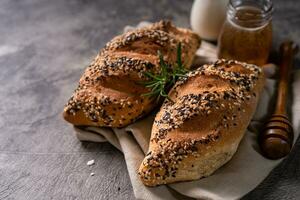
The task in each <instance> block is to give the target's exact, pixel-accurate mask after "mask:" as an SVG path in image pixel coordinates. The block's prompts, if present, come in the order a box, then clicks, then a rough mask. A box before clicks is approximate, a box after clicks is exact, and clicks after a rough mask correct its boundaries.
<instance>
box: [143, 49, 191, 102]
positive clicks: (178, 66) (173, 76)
mask: <svg viewBox="0 0 300 200" xmlns="http://www.w3.org/2000/svg"><path fill="white" fill-rule="evenodd" d="M181 54H182V50H181V43H179V44H178V45H177V60H176V63H174V64H173V66H172V65H170V64H168V63H166V62H165V60H164V57H163V55H162V53H161V52H160V51H158V52H157V55H158V57H159V65H160V67H161V70H160V72H159V73H158V74H155V73H151V72H145V73H144V75H145V76H147V77H148V78H149V80H148V81H146V82H143V85H145V87H147V88H150V89H151V91H150V92H149V93H145V94H142V95H143V96H152V97H156V98H157V101H159V99H161V98H167V99H169V100H170V101H172V100H171V99H170V97H169V96H168V92H169V90H170V89H171V88H172V86H173V85H174V84H175V83H176V81H177V79H178V78H179V77H185V76H186V73H187V72H188V70H187V69H185V68H184V65H183V64H182V60H181V56H182V55H181Z"/></svg>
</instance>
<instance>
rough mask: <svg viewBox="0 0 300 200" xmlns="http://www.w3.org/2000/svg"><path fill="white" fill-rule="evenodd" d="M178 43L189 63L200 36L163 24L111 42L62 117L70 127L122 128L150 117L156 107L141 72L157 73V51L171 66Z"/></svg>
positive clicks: (138, 30)
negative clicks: (71, 125)
mask: <svg viewBox="0 0 300 200" xmlns="http://www.w3.org/2000/svg"><path fill="white" fill-rule="evenodd" d="M178 43H181V45H182V60H183V62H184V64H185V66H186V67H187V68H189V67H190V66H191V64H192V61H193V58H194V55H195V52H196V50H197V49H198V47H199V45H200V39H199V37H198V36H197V35H196V34H194V33H193V32H191V31H190V30H187V29H181V28H176V27H175V26H173V25H172V24H171V23H170V22H168V21H160V22H158V23H154V24H153V25H151V26H148V27H145V28H141V29H137V30H134V31H130V32H127V33H124V34H122V35H120V36H117V37H115V38H113V39H112V40H111V41H110V42H108V43H107V44H106V46H105V47H104V48H103V49H102V50H101V51H100V53H99V54H98V55H97V56H96V58H95V59H94V60H93V62H92V63H91V64H90V66H89V67H88V68H87V69H86V70H85V72H84V74H83V76H82V77H81V79H80V81H79V86H78V88H77V89H76V90H75V92H74V94H73V95H72V97H71V98H70V100H69V101H68V103H67V105H66V106H65V108H64V112H63V117H64V119H65V120H66V121H68V122H70V123H72V124H74V125H86V126H104V127H124V126H126V125H128V124H130V123H132V122H134V121H135V120H136V119H138V118H140V117H142V116H144V115H145V114H147V113H149V112H150V111H151V110H153V108H154V107H155V106H156V105H157V103H156V101H155V99H154V98H151V97H146V96H142V94H144V93H147V92H149V89H148V88H146V87H145V86H144V85H142V84H141V82H143V81H145V80H147V78H146V77H145V76H144V72H145V71H151V72H153V73H158V72H159V71H160V67H159V59H158V57H157V51H158V50H159V51H161V52H162V54H163V55H164V60H165V61H166V62H168V63H175V61H176V48H177V45H178Z"/></svg>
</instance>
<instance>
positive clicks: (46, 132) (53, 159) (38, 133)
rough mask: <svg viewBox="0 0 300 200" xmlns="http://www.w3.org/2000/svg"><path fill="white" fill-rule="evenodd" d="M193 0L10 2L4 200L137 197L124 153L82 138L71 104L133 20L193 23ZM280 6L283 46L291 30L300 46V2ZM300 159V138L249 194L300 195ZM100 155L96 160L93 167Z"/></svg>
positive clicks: (1, 141) (4, 5) (0, 15)
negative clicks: (66, 108) (66, 114)
mask: <svg viewBox="0 0 300 200" xmlns="http://www.w3.org/2000/svg"><path fill="white" fill-rule="evenodd" d="M191 5H192V1H191V0H189V1H187V0H186V1H180V0H177V1H173V0H172V1H167V0H164V1H154V0H143V1H133V0H130V1H125V0H124V1H120V0H98V1H96V0H66V1H61V0H51V1H47V0H22V1H16V0H1V1H0V36H1V37H0V69H1V72H0V85H1V87H0V97H1V101H0V199H134V196H133V193H132V188H131V185H130V184H129V177H128V173H127V171H126V165H125V162H124V158H123V156H122V154H121V153H120V152H119V151H118V150H116V149H115V148H114V147H112V146H111V145H109V144H93V143H80V142H79V141H77V139H76V138H75V137H74V135H73V130H72V127H71V126H70V125H69V124H67V123H65V122H64V121H63V120H62V118H61V111H62V109H63V105H64V103H65V102H66V101H67V99H68V97H69V96H70V95H71V93H72V91H73V89H74V88H75V86H76V84H77V81H78V79H79V77H80V75H81V74H82V72H83V70H84V68H85V66H87V65H88V64H89V62H90V61H91V59H92V58H93V57H94V56H95V55H96V53H97V52H98V50H99V48H100V47H102V46H103V45H104V44H105V43H106V42H107V41H108V40H110V39H111V38H112V37H113V36H115V35H117V34H119V33H121V32H122V29H123V27H124V26H125V25H127V24H130V25H135V24H137V23H138V22H139V21H141V20H148V21H157V20H159V19H162V18H166V19H171V20H173V21H174V22H175V23H176V24H177V25H180V26H185V27H188V26H189V11H190V8H191ZM275 5H276V12H275V17H274V30H275V40H274V41H275V44H274V46H277V45H278V44H279V42H280V41H281V40H282V39H284V38H287V37H289V38H292V39H294V40H295V41H297V42H298V44H300V13H299V7H300V2H299V1H291V0H289V1H280V0H276V1H275ZM297 58H298V59H297V61H296V63H297V64H298V66H300V65H299V63H300V62H299V59H300V56H299V54H298V56H297ZM299 157H300V142H299V141H298V143H297V144H296V146H295V148H294V151H293V152H292V154H291V155H290V156H289V157H288V158H287V159H286V160H285V161H284V162H283V163H282V164H281V165H280V166H279V167H277V168H276V169H275V170H274V171H273V172H272V173H271V175H270V176H269V177H268V178H267V179H266V180H265V181H264V182H263V183H262V184H261V185H260V186H259V187H258V188H257V189H256V190H254V191H253V192H251V193H250V194H248V195H247V196H246V197H245V199H262V198H264V199H298V198H299V196H300V193H299V191H300V160H299V159H298V158H299ZM91 159H95V162H96V164H95V165H93V166H87V165H86V163H87V161H88V160H91ZM91 172H94V173H95V175H94V176H90V173H91Z"/></svg>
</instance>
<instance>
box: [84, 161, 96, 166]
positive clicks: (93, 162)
mask: <svg viewBox="0 0 300 200" xmlns="http://www.w3.org/2000/svg"><path fill="white" fill-rule="evenodd" d="M86 164H87V165H88V166H91V165H94V164H95V160H89V161H88V162H87V163H86Z"/></svg>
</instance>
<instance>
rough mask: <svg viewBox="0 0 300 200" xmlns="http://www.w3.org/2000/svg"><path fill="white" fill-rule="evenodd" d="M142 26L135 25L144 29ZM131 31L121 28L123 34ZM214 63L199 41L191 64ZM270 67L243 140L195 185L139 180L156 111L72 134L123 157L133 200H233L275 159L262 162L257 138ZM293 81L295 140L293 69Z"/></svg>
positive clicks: (297, 102)
mask: <svg viewBox="0 0 300 200" xmlns="http://www.w3.org/2000/svg"><path fill="white" fill-rule="evenodd" d="M145 24H147V23H145V22H143V23H140V24H139V26H144V25H145ZM128 29H131V27H129V28H128V27H127V28H126V29H125V31H126V30H128ZM215 59H216V47H215V46H214V45H211V44H209V43H206V42H202V44H201V47H200V49H199V50H198V51H197V59H195V62H196V64H197V65H199V64H201V63H207V62H211V61H214V60H215ZM274 67H275V66H274V65H269V66H267V67H265V68H264V69H265V72H266V75H267V77H268V78H267V81H266V85H265V88H264V91H263V93H262V94H261V97H260V101H259V103H258V107H257V110H256V113H255V115H254V117H253V119H252V120H251V123H250V125H249V126H248V128H247V130H246V133H245V136H244V138H243V140H242V141H241V143H240V146H239V148H238V151H237V153H236V154H235V155H234V156H233V158H232V159H231V160H230V161H229V162H228V163H227V164H225V165H224V166H222V167H221V168H220V169H218V170H217V171H216V172H215V173H214V174H213V175H211V176H209V177H207V178H203V179H200V180H197V181H187V182H180V183H174V184H169V185H162V186H158V187H146V186H144V185H143V184H142V182H141V181H140V179H139V177H138V174H137V171H138V168H139V166H140V164H141V162H142V160H143V159H144V156H145V154H146V152H147V150H148V145H149V140H150V134H151V127H152V123H153V120H154V116H155V114H156V112H155V111H154V112H152V113H151V114H150V115H148V116H147V117H145V118H143V119H141V120H139V121H137V122H135V123H134V124H131V125H129V126H127V127H125V128H122V129H117V128H98V127H85V128H82V127H81V128H79V127H74V128H75V133H76V136H77V138H78V139H79V140H81V141H92V142H110V143H111V144H112V145H114V146H115V147H116V148H118V149H119V150H120V151H122V152H123V153H124V157H125V161H126V165H127V168H128V173H129V176H130V180H131V184H132V187H133V191H134V194H135V197H136V198H137V199H146V200H148V199H149V200H155V199H192V198H197V199H239V198H241V197H242V196H244V195H245V194H247V193H248V192H250V191H251V190H253V189H254V188H255V187H256V186H257V185H258V184H259V183H260V182H261V181H263V180H264V179H265V178H266V176H267V175H268V174H269V173H270V171H271V170H272V169H273V168H274V167H275V166H276V165H278V164H279V162H280V161H281V160H269V159H266V158H264V157H263V156H262V155H261V154H260V152H259V148H258V144H257V134H258V132H259V130H260V127H261V126H262V124H263V122H264V121H265V118H266V117H267V116H268V113H269V112H268V111H269V110H270V106H269V105H272V103H271V100H272V99H274V98H272V97H273V95H274V86H275V81H274V80H273V79H272V78H271V77H272V75H273V74H274V72H275V69H274ZM293 75H294V82H293V94H294V96H293V101H292V102H293V104H292V111H293V115H292V119H293V125H294V131H295V138H297V137H298V133H299V125H300V124H299V121H300V114H298V113H300V112H299V111H300V93H297V91H296V89H297V88H299V87H300V70H298V71H295V72H294V73H293Z"/></svg>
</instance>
